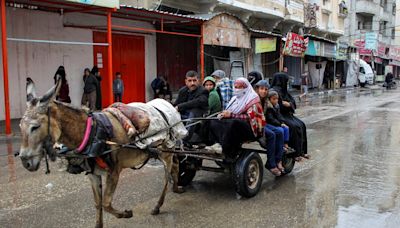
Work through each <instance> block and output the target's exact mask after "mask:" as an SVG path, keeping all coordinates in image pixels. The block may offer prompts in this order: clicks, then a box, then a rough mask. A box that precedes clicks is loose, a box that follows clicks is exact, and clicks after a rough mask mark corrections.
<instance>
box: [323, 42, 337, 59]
mask: <svg viewBox="0 0 400 228" xmlns="http://www.w3.org/2000/svg"><path fill="white" fill-rule="evenodd" d="M322 44H323V46H324V48H323V49H322V50H323V53H322V56H323V57H328V58H335V57H336V44H331V43H325V42H324V43H322Z"/></svg>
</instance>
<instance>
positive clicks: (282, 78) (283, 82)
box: [271, 72, 289, 94]
mask: <svg viewBox="0 0 400 228" xmlns="http://www.w3.org/2000/svg"><path fill="white" fill-rule="evenodd" d="M288 81H289V76H288V75H287V74H286V73H284V72H278V73H275V74H274V76H273V78H272V83H271V87H272V88H273V89H275V90H277V91H278V92H281V93H283V94H286V93H288V91H287V85H288Z"/></svg>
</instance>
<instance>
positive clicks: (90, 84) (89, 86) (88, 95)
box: [82, 68, 98, 111]
mask: <svg viewBox="0 0 400 228" xmlns="http://www.w3.org/2000/svg"><path fill="white" fill-rule="evenodd" d="M83 82H84V83H85V85H84V87H83V96H82V105H86V106H87V107H89V108H90V110H91V111H94V110H96V89H97V85H98V81H97V79H96V76H94V75H93V74H91V73H90V70H89V69H88V68H86V69H85V71H84V75H83Z"/></svg>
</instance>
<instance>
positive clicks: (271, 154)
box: [255, 80, 284, 176]
mask: <svg viewBox="0 0 400 228" xmlns="http://www.w3.org/2000/svg"><path fill="white" fill-rule="evenodd" d="M255 90H256V92H257V94H258V96H260V100H261V104H262V107H263V109H264V111H265V117H266V121H267V125H266V127H265V129H264V133H265V138H266V140H267V147H266V149H267V158H268V160H267V163H266V164H265V168H266V169H268V170H269V171H270V172H271V173H272V174H273V175H275V176H280V175H282V173H283V172H284V168H283V166H282V156H283V144H284V132H283V129H281V128H278V127H274V126H273V124H274V123H275V122H274V121H276V120H275V119H274V118H271V117H270V116H269V115H268V114H269V112H268V111H269V109H268V108H269V106H270V101H269V99H268V94H269V93H271V92H272V91H269V83H268V81H266V80H261V81H259V82H257V83H256V84H255Z"/></svg>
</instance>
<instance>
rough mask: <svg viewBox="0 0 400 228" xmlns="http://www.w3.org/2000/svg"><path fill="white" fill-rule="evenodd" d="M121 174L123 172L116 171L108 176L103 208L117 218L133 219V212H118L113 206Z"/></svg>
mask: <svg viewBox="0 0 400 228" xmlns="http://www.w3.org/2000/svg"><path fill="white" fill-rule="evenodd" d="M120 172H121V170H118V169H114V170H113V171H112V172H111V173H108V174H107V175H106V186H105V190H104V200H103V207H104V210H105V211H107V212H109V213H111V214H112V215H114V216H115V217H117V218H131V217H132V210H125V211H118V210H116V209H114V208H113V207H112V205H111V203H112V200H113V195H114V192H115V189H116V188H117V184H118V180H119V174H120Z"/></svg>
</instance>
